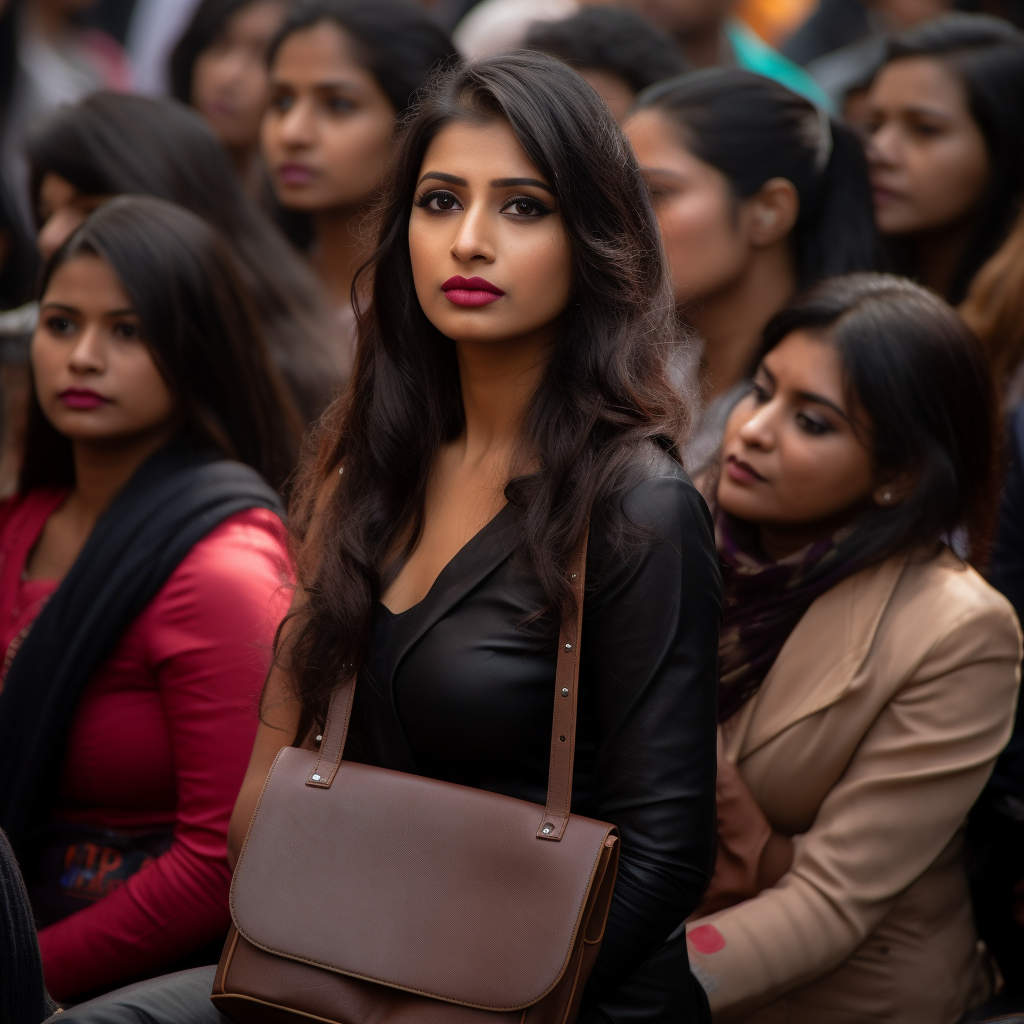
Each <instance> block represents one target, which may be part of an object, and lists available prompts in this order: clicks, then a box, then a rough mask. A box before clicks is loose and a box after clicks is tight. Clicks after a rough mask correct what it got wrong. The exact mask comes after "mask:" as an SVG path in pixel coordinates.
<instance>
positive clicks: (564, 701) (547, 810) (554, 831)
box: [537, 523, 590, 840]
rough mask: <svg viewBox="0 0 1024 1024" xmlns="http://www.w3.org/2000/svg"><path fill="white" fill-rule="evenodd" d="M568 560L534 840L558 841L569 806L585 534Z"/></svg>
mask: <svg viewBox="0 0 1024 1024" xmlns="http://www.w3.org/2000/svg"><path fill="white" fill-rule="evenodd" d="M589 532H590V524H589V523H588V524H587V531H586V533H584V534H583V543H582V544H581V545H580V547H579V548H578V549H577V550H576V552H575V553H574V554H573V557H572V558H571V559H570V560H569V585H570V586H571V587H572V594H573V597H574V599H575V602H576V614H575V615H574V616H572V617H570V616H568V615H563V616H562V626H561V629H560V630H559V634H558V662H557V667H556V669H555V710H554V714H553V716H552V720H551V758H550V760H549V761H548V800H547V804H546V806H545V807H544V817H543V819H542V820H541V823H540V827H539V828H538V829H537V838H538V839H554V840H559V839H561V838H562V833H563V832H565V826H566V825H567V824H568V823H569V805H570V804H571V803H572V764H573V758H574V757H575V754H576V696H577V690H578V688H579V681H580V638H581V637H582V634H583V588H584V584H585V582H586V578H587V534H588V533H589Z"/></svg>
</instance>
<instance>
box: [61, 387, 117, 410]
mask: <svg viewBox="0 0 1024 1024" xmlns="http://www.w3.org/2000/svg"><path fill="white" fill-rule="evenodd" d="M57 397H58V398H59V399H60V400H61V401H62V402H63V403H64V404H65V405H66V406H67V407H68V408H69V409H98V408H99V407H100V406H101V405H106V404H107V402H109V401H110V399H109V398H104V397H103V396H102V395H101V394H99V393H98V392H96V391H93V390H92V389H91V388H65V389H64V390H63V391H62V392H61V393H60V394H59V395H58V396H57Z"/></svg>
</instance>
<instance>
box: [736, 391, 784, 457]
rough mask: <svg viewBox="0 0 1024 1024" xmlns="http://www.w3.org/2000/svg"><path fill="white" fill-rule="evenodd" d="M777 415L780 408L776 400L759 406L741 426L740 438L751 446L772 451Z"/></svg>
mask: <svg viewBox="0 0 1024 1024" xmlns="http://www.w3.org/2000/svg"><path fill="white" fill-rule="evenodd" d="M777 416H778V410H777V408H776V403H775V402H774V401H769V402H765V403H764V405H761V406H758V407H757V408H756V409H754V411H753V413H752V414H751V415H750V416H749V417H748V418H747V419H746V421H745V422H744V423H743V425H742V426H741V427H740V429H739V437H740V440H741V441H742V442H743V443H744V444H745V445H747V446H748V447H750V448H757V449H759V450H760V451H770V450H771V449H772V448H773V447H774V446H775V421H776V418H777Z"/></svg>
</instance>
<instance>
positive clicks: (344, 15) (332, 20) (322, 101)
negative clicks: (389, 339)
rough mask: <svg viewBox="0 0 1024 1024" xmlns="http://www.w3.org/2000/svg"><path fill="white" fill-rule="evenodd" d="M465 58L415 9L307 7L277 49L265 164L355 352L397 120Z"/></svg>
mask: <svg viewBox="0 0 1024 1024" xmlns="http://www.w3.org/2000/svg"><path fill="white" fill-rule="evenodd" d="M454 57H455V50H454V48H453V46H452V44H451V41H450V40H449V38H448V37H447V35H445V33H444V32H443V31H442V30H441V29H440V28H439V27H438V26H437V24H436V23H435V22H434V21H433V20H432V19H431V18H430V17H429V15H427V14H426V13H425V12H424V11H423V10H421V9H420V8H418V7H416V6H415V5H413V3H412V2H411V0H373V2H372V3H367V2H365V0H308V2H306V3H303V4H301V5H300V6H299V7H297V8H295V9H294V10H293V11H292V12H291V13H290V14H289V15H288V17H287V18H286V20H285V23H284V26H283V27H282V29H281V31H280V33H279V34H278V36H277V38H276V39H275V40H274V42H273V44H272V46H271V51H270V81H271V90H270V91H271V99H270V106H269V108H268V110H267V113H266V115H265V117H264V119H263V135H262V138H263V158H264V160H265V162H266V166H267V171H268V172H269V174H270V180H271V183H272V185H273V189H274V193H275V195H276V196H277V200H278V202H280V203H281V205H282V206H283V207H285V209H287V210H290V211H293V212H294V213H295V214H296V215H297V217H296V222H295V229H294V233H293V237H294V238H295V240H297V241H300V242H304V243H305V244H306V247H307V249H308V252H309V258H310V261H311V262H312V265H313V268H314V269H315V271H316V273H317V275H318V277H319V278H320V280H321V282H322V283H323V285H324V287H325V288H326V289H327V292H328V294H329V295H330V297H331V301H332V303H333V304H334V306H335V308H336V310H337V316H338V320H339V323H340V324H341V326H342V327H343V329H344V330H345V331H346V332H347V334H348V335H349V337H350V338H351V339H352V344H354V338H355V318H354V314H353V311H352V307H351V291H352V281H353V279H354V278H355V273H356V270H358V268H359V267H360V266H361V265H362V263H363V262H364V261H365V260H366V258H367V256H368V255H369V253H370V249H371V248H372V243H370V242H368V239H367V238H366V237H365V223H366V214H367V212H368V210H369V208H370V206H371V205H372V203H373V201H374V200H375V199H376V198H377V196H378V192H379V189H380V187H381V184H382V182H383V180H384V175H385V172H386V170H387V167H388V163H389V161H390V159H391V154H392V150H393V134H394V131H395V125H396V119H397V118H400V117H401V116H402V115H404V114H405V113H406V111H407V110H409V108H410V106H411V104H412V102H413V98H414V96H415V93H416V90H417V89H419V88H420V86H421V85H422V84H423V82H424V80H425V79H426V78H427V76H428V74H429V73H430V71H431V69H433V68H435V67H437V66H439V65H441V64H443V63H444V62H445V61H447V60H451V59H453V58H454Z"/></svg>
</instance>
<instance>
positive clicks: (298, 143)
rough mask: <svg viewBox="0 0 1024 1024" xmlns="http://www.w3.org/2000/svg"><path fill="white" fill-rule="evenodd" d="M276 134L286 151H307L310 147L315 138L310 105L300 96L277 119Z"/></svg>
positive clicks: (313, 118) (313, 120) (313, 119)
mask: <svg viewBox="0 0 1024 1024" xmlns="http://www.w3.org/2000/svg"><path fill="white" fill-rule="evenodd" d="M277 134H278V138H279V139H280V141H281V144H282V145H283V146H284V147H285V148H286V149H292V150H294V149H308V148H309V147H310V146H312V145H313V142H314V141H315V136H316V125H315V117H314V115H313V109H312V103H311V102H309V101H308V100H307V99H305V98H303V97H301V96H300V97H296V99H295V102H294V103H293V104H292V105H291V107H289V108H288V110H286V111H285V112H284V113H283V114H282V115H281V116H280V118H279V119H278V124H277Z"/></svg>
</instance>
